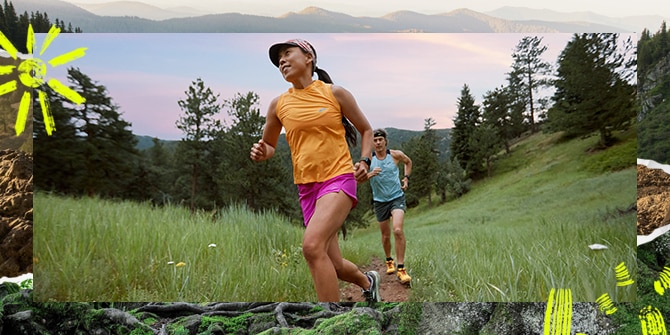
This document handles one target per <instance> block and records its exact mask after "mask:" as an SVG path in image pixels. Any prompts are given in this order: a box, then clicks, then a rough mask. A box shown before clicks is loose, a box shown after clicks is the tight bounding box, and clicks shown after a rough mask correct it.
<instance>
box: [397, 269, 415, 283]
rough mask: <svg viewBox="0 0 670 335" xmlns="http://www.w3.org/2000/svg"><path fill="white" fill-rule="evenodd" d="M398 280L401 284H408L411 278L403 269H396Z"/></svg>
mask: <svg viewBox="0 0 670 335" xmlns="http://www.w3.org/2000/svg"><path fill="white" fill-rule="evenodd" d="M398 279H400V282H401V283H403V284H408V283H409V282H410V281H412V277H410V276H409V275H408V274H407V270H406V269H405V268H398Z"/></svg>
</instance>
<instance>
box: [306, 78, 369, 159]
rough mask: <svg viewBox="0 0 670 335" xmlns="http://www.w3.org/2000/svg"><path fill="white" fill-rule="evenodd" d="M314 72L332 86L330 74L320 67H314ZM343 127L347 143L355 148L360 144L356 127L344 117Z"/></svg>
mask: <svg viewBox="0 0 670 335" xmlns="http://www.w3.org/2000/svg"><path fill="white" fill-rule="evenodd" d="M314 72H316V75H317V76H318V78H319V80H321V81H322V82H324V83H327V84H332V83H333V80H332V79H330V75H328V72H326V71H324V70H323V69H320V68H318V67H316V66H315V67H314ZM342 125H343V126H344V131H345V136H344V137H345V138H346V139H347V143H349V146H351V147H355V146H356V143H358V138H357V135H356V127H354V125H353V124H351V122H349V120H348V119H347V118H346V117H344V115H342Z"/></svg>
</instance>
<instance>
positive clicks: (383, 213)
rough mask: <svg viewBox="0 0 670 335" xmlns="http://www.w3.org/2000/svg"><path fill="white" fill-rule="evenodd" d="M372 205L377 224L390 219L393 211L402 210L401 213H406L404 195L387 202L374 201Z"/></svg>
mask: <svg viewBox="0 0 670 335" xmlns="http://www.w3.org/2000/svg"><path fill="white" fill-rule="evenodd" d="M374 205H375V216H377V222H384V221H386V220H388V219H390V218H391V212H392V211H393V210H394V209H402V211H403V212H405V211H407V204H406V202H405V195H404V194H403V195H401V196H399V197H397V198H395V199H393V200H391V201H388V202H379V201H375V202H374Z"/></svg>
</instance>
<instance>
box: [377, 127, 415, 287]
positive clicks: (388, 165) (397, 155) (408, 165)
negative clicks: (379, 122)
mask: <svg viewBox="0 0 670 335" xmlns="http://www.w3.org/2000/svg"><path fill="white" fill-rule="evenodd" d="M373 143H374V149H375V151H374V153H373V154H372V164H371V165H370V172H368V177H369V178H370V186H371V187H372V197H373V200H374V208H375V216H376V217H377V221H378V222H379V229H380V230H381V233H382V246H383V247H384V253H385V254H386V273H387V274H393V273H394V272H396V265H395V264H394V259H393V258H392V257H391V230H390V227H389V223H390V221H391V218H393V237H394V239H395V252H396V260H397V276H398V279H399V280H400V282H401V283H403V284H408V283H409V282H410V281H411V280H412V277H410V276H409V275H408V274H407V269H405V264H404V262H405V233H404V232H403V221H404V218H405V209H406V208H407V205H406V202H405V193H404V192H403V191H404V190H406V189H407V186H408V183H409V177H410V175H411V174H412V160H411V159H410V158H409V157H407V155H405V154H404V153H403V152H402V151H400V150H389V149H387V147H388V139H387V133H386V130H384V129H377V130H375V131H374V137H373ZM400 162H402V163H403V164H405V175H404V177H403V178H402V185H401V184H400V179H399V178H398V176H399V173H398V163H400Z"/></svg>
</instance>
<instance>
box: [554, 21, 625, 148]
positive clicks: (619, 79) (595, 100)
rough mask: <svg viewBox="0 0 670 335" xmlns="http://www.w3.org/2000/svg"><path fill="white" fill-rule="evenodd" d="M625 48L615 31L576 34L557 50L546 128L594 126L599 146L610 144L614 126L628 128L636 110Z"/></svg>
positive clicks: (571, 130)
mask: <svg viewBox="0 0 670 335" xmlns="http://www.w3.org/2000/svg"><path fill="white" fill-rule="evenodd" d="M628 44H629V43H628ZM628 44H625V45H628ZM627 50H628V49H627V48H624V49H623V50H621V51H620V50H619V43H618V34H600V33H599V34H594V33H592V34H582V35H578V34H575V35H574V37H573V39H572V40H571V41H570V42H568V45H567V46H566V47H565V49H564V50H563V51H562V52H561V55H560V56H559V61H558V74H557V79H556V80H555V82H554V84H555V87H556V92H555V93H554V96H553V98H552V99H553V101H554V105H553V106H552V108H550V109H549V111H548V113H547V122H548V125H549V129H548V130H549V131H565V134H566V135H567V136H582V135H586V134H589V133H592V132H598V133H599V134H600V142H599V145H600V146H601V147H607V146H609V145H611V144H613V142H614V138H613V136H612V132H613V131H615V130H622V129H626V128H627V127H628V126H630V124H631V122H632V121H633V119H634V117H635V114H636V110H635V87H634V86H633V85H632V84H631V83H630V82H629V80H630V79H631V77H632V75H633V74H632V72H631V70H633V71H634V68H633V69H631V65H632V64H634V63H631V62H630V60H629V59H627V58H626V56H627V54H626V51H627Z"/></svg>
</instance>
